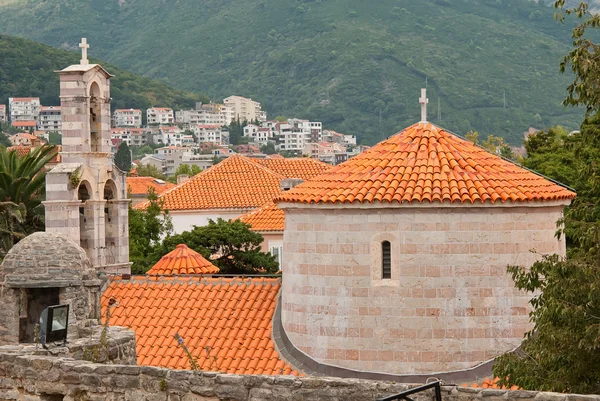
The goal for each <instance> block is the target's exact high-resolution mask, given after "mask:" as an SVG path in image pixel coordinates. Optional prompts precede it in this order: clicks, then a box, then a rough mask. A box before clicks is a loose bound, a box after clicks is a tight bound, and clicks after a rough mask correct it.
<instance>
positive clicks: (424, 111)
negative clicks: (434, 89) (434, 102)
mask: <svg viewBox="0 0 600 401" xmlns="http://www.w3.org/2000/svg"><path fill="white" fill-rule="evenodd" d="M419 103H421V122H422V123H424V122H427V103H429V99H427V89H425V88H423V89H421V98H420V99H419Z"/></svg>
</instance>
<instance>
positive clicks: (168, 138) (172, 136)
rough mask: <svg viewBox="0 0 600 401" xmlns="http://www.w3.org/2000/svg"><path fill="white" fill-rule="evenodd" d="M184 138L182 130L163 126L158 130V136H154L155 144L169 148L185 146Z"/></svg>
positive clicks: (171, 126)
mask: <svg viewBox="0 0 600 401" xmlns="http://www.w3.org/2000/svg"><path fill="white" fill-rule="evenodd" d="M184 136H185V135H184V133H183V132H182V131H181V129H179V127H177V126H175V125H167V126H164V127H163V126H161V127H159V129H158V135H155V136H154V143H162V144H164V145H169V146H183V142H184ZM192 141H193V138H192Z"/></svg>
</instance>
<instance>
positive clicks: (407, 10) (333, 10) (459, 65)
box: [0, 0, 582, 145]
mask: <svg viewBox="0 0 600 401" xmlns="http://www.w3.org/2000/svg"><path fill="white" fill-rule="evenodd" d="M0 16H1V19H2V24H0V31H2V32H4V33H8V34H13V35H22V36H26V37H29V38H31V39H35V40H39V41H42V42H44V43H47V44H50V45H54V46H61V47H65V48H69V49H72V50H78V48H77V43H79V41H80V38H81V37H82V36H87V38H88V40H89V41H90V43H91V46H92V47H91V54H93V55H97V56H99V57H101V58H103V59H105V60H107V61H109V62H112V63H115V64H117V65H119V66H122V67H124V68H129V69H131V70H132V71H135V72H138V73H141V74H144V75H147V76H150V77H153V78H157V79H160V80H163V81H164V82H167V83H169V84H172V85H174V86H176V87H178V88H182V89H186V90H195V91H200V92H202V93H206V94H208V95H209V96H210V97H211V98H213V99H214V100H220V99H222V98H223V97H226V96H229V95H232V94H237V95H242V96H246V97H251V98H252V99H255V100H257V101H260V102H262V104H263V106H265V108H266V110H267V111H268V112H269V114H270V115H271V116H276V115H286V116H298V117H301V118H309V119H313V120H318V121H323V123H324V124H325V126H326V127H329V128H331V129H334V130H336V131H339V132H344V133H348V134H356V135H357V136H358V138H359V140H360V141H361V142H363V143H366V144H373V143H375V142H378V141H380V140H382V139H384V138H386V137H388V136H389V135H391V134H393V133H395V132H397V131H399V130H400V129H402V128H404V127H406V126H408V125H410V124H413V123H414V122H416V121H418V120H419V115H420V114H419V104H418V98H419V94H420V91H419V89H420V88H421V87H424V86H425V84H426V79H427V84H428V89H429V91H428V96H429V99H430V104H429V110H430V111H429V116H430V120H431V121H433V122H436V123H439V124H441V125H443V126H444V127H445V128H447V129H450V130H452V131H454V132H457V133H459V134H464V133H466V132H467V131H469V130H471V129H472V130H476V131H478V132H479V133H480V134H481V135H482V137H487V135H489V134H494V135H498V136H502V137H504V138H505V139H506V140H507V141H508V142H509V143H510V144H513V145H515V144H520V142H521V141H522V133H523V132H524V131H525V130H526V129H527V128H528V127H530V126H534V127H537V128H544V127H549V126H552V125H557V124H562V125H564V126H566V127H568V128H570V129H573V128H576V126H577V125H578V124H579V122H580V121H581V115H582V113H581V112H579V111H578V110H572V109H564V108H562V107H560V102H561V100H562V99H563V97H564V95H565V87H566V86H567V84H568V81H569V78H568V77H557V75H556V68H557V67H558V64H559V59H560V57H561V56H562V55H564V54H566V53H567V52H568V51H569V41H568V27H564V28H563V27H561V26H558V25H557V24H555V23H554V21H553V18H552V17H553V10H552V8H551V7H548V6H546V5H541V4H536V2H533V1H526V0H502V1H489V0H456V1H455V0H453V1H446V0H421V1H410V0H378V1H377V2H376V6H374V3H373V2H370V1H363V0H320V1H311V0H227V1H225V0H210V1H204V2H201V3H199V2H197V1H194V0H180V1H178V2H177V6H176V7H166V8H165V3H164V2H162V1H158V0H151V1H145V2H139V1H125V2H117V1H116V0H111V1H104V2H100V1H91V2H84V3H77V6H73V4H72V2H71V1H69V0H56V1H54V2H47V1H43V0H20V1H17V2H15V1H12V2H8V4H6V5H3V7H2V11H1V12H0ZM158 16H160V17H158ZM31 26H35V27H36V29H31ZM149 44H151V45H149ZM190 49H196V50H197V51H190ZM35 59H36V60H37V59H38V57H35ZM22 60H27V57H20V58H19V60H18V61H19V62H22ZM39 63H40V61H37V62H36V64H35V67H34V68H32V69H33V70H36V71H37V69H38V67H37V65H38V64H39ZM114 87H122V85H117V84H116V83H115V85H114ZM505 94H506V96H505ZM115 97H116V96H115ZM505 97H506V103H505V102H504V98H505ZM438 100H439V102H440V109H441V120H438V118H437V117H438V107H437V106H438ZM128 103H133V102H128ZM130 106H132V104H128V105H127V107H130ZM134 106H135V105H134ZM232 143H234V142H232Z"/></svg>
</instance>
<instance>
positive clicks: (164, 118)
mask: <svg viewBox="0 0 600 401" xmlns="http://www.w3.org/2000/svg"><path fill="white" fill-rule="evenodd" d="M146 121H147V123H148V125H157V124H162V125H167V124H173V123H175V114H174V113H173V109H170V108H168V107H151V108H149V109H148V110H146Z"/></svg>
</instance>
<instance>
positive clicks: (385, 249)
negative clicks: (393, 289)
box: [381, 241, 392, 279]
mask: <svg viewBox="0 0 600 401" xmlns="http://www.w3.org/2000/svg"><path fill="white" fill-rule="evenodd" d="M381 272H382V274H381V278H383V279H391V278H392V246H391V244H390V241H383V242H382V243H381Z"/></svg>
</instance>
